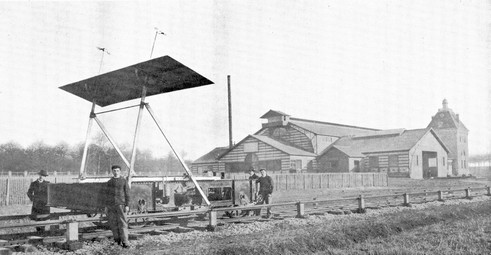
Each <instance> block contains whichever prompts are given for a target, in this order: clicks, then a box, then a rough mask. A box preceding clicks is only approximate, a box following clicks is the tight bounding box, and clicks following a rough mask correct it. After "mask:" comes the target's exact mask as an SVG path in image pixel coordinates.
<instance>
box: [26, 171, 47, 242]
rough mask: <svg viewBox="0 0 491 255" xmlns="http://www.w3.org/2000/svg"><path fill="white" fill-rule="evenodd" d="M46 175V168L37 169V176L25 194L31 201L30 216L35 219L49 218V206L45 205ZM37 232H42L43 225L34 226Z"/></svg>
mask: <svg viewBox="0 0 491 255" xmlns="http://www.w3.org/2000/svg"><path fill="white" fill-rule="evenodd" d="M46 176H48V172H46V170H41V171H39V178H38V179H37V180H35V181H33V182H31V185H30V186H29V190H27V196H28V197H29V199H30V200H31V201H32V209H31V216H32V219H33V220H35V221H43V220H47V219H48V218H49V213H50V210H49V206H46V203H47V200H48V183H49V181H47V180H45V177H46ZM36 230H37V231H38V232H43V231H44V227H42V226H41V227H36Z"/></svg>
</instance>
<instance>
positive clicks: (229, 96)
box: [227, 75, 234, 148]
mask: <svg viewBox="0 0 491 255" xmlns="http://www.w3.org/2000/svg"><path fill="white" fill-rule="evenodd" d="M227 88H228V147H229V148H232V146H234V145H233V140H232V91H231V90H230V75H227Z"/></svg>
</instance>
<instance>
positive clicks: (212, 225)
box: [208, 210, 217, 230]
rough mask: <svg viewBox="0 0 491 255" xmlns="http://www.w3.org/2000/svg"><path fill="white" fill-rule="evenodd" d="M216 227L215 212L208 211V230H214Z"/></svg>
mask: <svg viewBox="0 0 491 255" xmlns="http://www.w3.org/2000/svg"><path fill="white" fill-rule="evenodd" d="M216 226H217V212H216V211H213V210H212V211H210V223H209V225H208V227H209V228H210V229H212V230H213V229H215V227H216Z"/></svg>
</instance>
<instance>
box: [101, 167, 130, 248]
mask: <svg viewBox="0 0 491 255" xmlns="http://www.w3.org/2000/svg"><path fill="white" fill-rule="evenodd" d="M111 170H112V173H113V178H111V179H110V180H109V181H108V182H107V195H108V201H107V217H108V220H109V225H110V226H111V231H112V232H113V238H114V241H115V242H116V243H117V244H118V245H121V246H123V247H124V248H128V247H129V242H128V220H127V218H126V213H128V212H129V210H130V208H129V205H130V188H129V186H128V182H127V181H126V179H125V178H124V177H123V176H121V167H120V166H117V165H114V166H112V167H111Z"/></svg>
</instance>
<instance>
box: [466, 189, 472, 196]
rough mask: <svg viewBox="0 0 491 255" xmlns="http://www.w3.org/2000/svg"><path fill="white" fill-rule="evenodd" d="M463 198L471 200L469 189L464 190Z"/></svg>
mask: <svg viewBox="0 0 491 255" xmlns="http://www.w3.org/2000/svg"><path fill="white" fill-rule="evenodd" d="M465 198H471V188H467V189H465Z"/></svg>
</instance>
